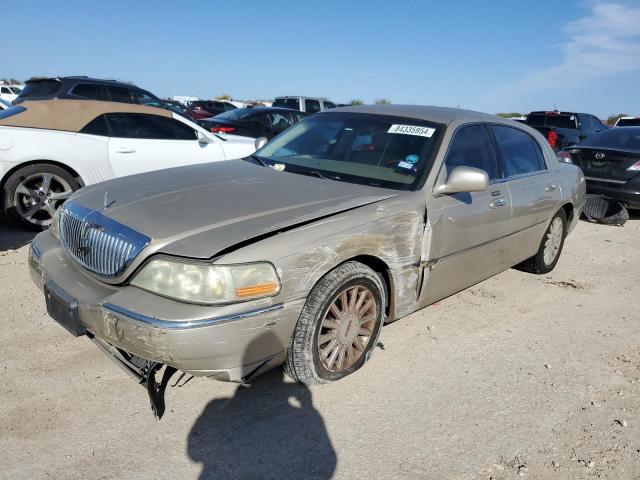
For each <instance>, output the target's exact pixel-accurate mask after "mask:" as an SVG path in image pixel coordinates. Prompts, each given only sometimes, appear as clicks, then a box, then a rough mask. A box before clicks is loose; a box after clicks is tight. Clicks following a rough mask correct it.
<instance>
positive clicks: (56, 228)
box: [49, 207, 62, 240]
mask: <svg viewBox="0 0 640 480" xmlns="http://www.w3.org/2000/svg"><path fill="white" fill-rule="evenodd" d="M61 211H62V207H60V208H58V209H57V210H56V213H55V214H54V215H53V218H52V219H51V225H49V231H50V232H51V235H53V236H54V237H55V238H57V239H58V240H60V212H61Z"/></svg>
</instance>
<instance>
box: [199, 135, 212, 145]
mask: <svg viewBox="0 0 640 480" xmlns="http://www.w3.org/2000/svg"><path fill="white" fill-rule="evenodd" d="M212 142H213V140H211V138H210V137H209V136H207V135H205V134H204V133H202V132H198V143H200V144H202V145H206V144H207V143H212Z"/></svg>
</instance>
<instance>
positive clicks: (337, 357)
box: [317, 285, 377, 373]
mask: <svg viewBox="0 0 640 480" xmlns="http://www.w3.org/2000/svg"><path fill="white" fill-rule="evenodd" d="M376 312H377V305H376V300H375V297H374V295H373V293H372V292H371V291H370V290H369V289H368V288H366V287H364V286H362V285H355V286H351V287H348V288H346V289H344V290H343V291H342V292H340V293H339V294H338V296H337V297H336V299H335V300H334V301H333V303H332V304H331V306H330V307H329V309H328V311H327V313H326V314H325V316H324V318H323V320H322V323H321V325H320V332H319V334H318V342H317V346H318V354H319V357H320V362H321V363H322V366H323V367H324V368H325V369H327V370H328V371H330V372H335V373H339V372H343V371H345V370H347V369H348V368H350V367H351V366H352V365H353V364H354V363H356V362H357V361H358V359H360V357H361V356H362V355H363V353H364V352H365V351H366V349H367V346H368V344H369V342H370V341H371V338H372V336H373V329H374V328H375V324H376Z"/></svg>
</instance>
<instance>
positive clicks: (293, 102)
mask: <svg viewBox="0 0 640 480" xmlns="http://www.w3.org/2000/svg"><path fill="white" fill-rule="evenodd" d="M272 106H274V107H282V108H291V109H292V110H300V101H299V100H298V99H297V98H276V100H275V101H274V102H273V105H272Z"/></svg>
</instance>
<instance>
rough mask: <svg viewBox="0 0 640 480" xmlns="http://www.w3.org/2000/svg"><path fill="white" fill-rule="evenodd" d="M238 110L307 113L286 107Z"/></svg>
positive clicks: (244, 108) (243, 108)
mask: <svg viewBox="0 0 640 480" xmlns="http://www.w3.org/2000/svg"><path fill="white" fill-rule="evenodd" d="M238 110H249V111H252V112H295V113H302V114H304V113H305V112H301V111H299V110H294V109H293V108H285V107H242V108H239V109H238Z"/></svg>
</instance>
